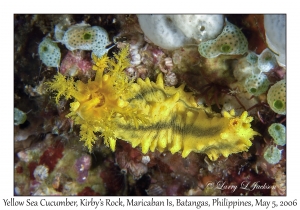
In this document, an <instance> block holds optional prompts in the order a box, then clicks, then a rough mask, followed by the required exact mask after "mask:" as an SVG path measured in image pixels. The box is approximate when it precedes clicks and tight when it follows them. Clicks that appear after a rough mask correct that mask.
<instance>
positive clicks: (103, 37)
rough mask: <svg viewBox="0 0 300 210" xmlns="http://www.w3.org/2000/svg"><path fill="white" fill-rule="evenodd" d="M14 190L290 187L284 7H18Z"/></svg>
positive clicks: (215, 191)
mask: <svg viewBox="0 0 300 210" xmlns="http://www.w3.org/2000/svg"><path fill="white" fill-rule="evenodd" d="M13 19H14V135H13V137H14V168H13V170H14V178H13V180H14V185H13V188H14V195H16V196H24V195H25V196H37V195H58V196H71V195H76V196H113V195H117V196H171V195H172V196H202V195H205V196H245V195H255V196H270V195H272V196H286V15H285V14H265V15H264V14H226V15H223V14H154V15H151V14H137V15H136V14H116V15H114V14H100V15H94V14H86V15H85V14H75V15H72V14H67V15H64V14H55V15H52V14H36V15H33V14H14V17H13Z"/></svg>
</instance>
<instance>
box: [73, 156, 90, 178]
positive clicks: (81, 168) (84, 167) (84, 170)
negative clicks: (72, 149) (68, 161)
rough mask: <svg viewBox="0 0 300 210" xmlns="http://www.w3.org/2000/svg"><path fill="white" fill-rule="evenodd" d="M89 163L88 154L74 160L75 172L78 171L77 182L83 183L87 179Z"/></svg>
mask: <svg viewBox="0 0 300 210" xmlns="http://www.w3.org/2000/svg"><path fill="white" fill-rule="evenodd" d="M91 163H92V158H91V156H89V155H83V156H81V157H80V158H79V159H77V160H76V163H75V168H76V172H77V173H78V178H77V181H78V182H79V183H83V182H85V180H86V179H87V177H88V172H89V169H90V167H91Z"/></svg>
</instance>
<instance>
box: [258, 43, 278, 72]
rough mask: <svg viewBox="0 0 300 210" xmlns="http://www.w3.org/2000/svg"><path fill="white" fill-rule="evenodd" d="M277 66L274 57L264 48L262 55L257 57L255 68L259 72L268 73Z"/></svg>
mask: <svg viewBox="0 0 300 210" xmlns="http://www.w3.org/2000/svg"><path fill="white" fill-rule="evenodd" d="M276 66H277V61H276V57H275V55H274V54H273V53H272V52H271V50H269V49H268V48H266V49H265V50H264V51H262V53H261V54H260V55H259V56H258V61H257V67H258V68H259V69H260V71H261V72H268V71H270V70H271V69H273V68H274V67H276Z"/></svg>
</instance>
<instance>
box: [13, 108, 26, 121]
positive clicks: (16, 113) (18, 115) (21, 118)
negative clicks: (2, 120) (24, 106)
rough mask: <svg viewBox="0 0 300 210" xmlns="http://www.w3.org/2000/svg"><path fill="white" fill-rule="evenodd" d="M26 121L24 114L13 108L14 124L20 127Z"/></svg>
mask: <svg viewBox="0 0 300 210" xmlns="http://www.w3.org/2000/svg"><path fill="white" fill-rule="evenodd" d="M26 119H27V115H26V113H24V112H22V111H21V110H20V109H18V108H14V124H15V125H20V124H23V123H24V122H25V121H26Z"/></svg>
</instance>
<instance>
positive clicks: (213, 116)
mask: <svg viewBox="0 0 300 210" xmlns="http://www.w3.org/2000/svg"><path fill="white" fill-rule="evenodd" d="M127 55H128V47H126V48H123V49H122V50H121V51H120V53H119V54H115V55H114V59H113V58H112V59H109V58H108V57H107V55H105V56H103V57H102V58H96V57H93V60H94V63H95V65H94V67H93V69H94V70H95V71H96V76H95V79H94V80H89V81H88V82H87V83H83V82H81V81H80V80H78V81H76V82H75V81H73V79H72V78H70V79H67V78H65V77H64V76H63V75H61V74H59V73H58V75H56V76H55V78H54V80H53V81H52V82H48V85H49V89H50V90H52V91H55V92H57V97H56V99H57V100H58V99H59V97H61V96H64V97H66V98H73V99H74V102H72V103H71V104H70V111H71V112H70V113H69V114H68V115H67V117H70V118H72V119H73V120H74V122H75V124H78V125H80V136H81V140H82V141H85V145H86V146H87V147H88V149H89V150H90V151H91V150H92V145H93V143H94V142H95V140H97V138H98V137H97V135H96V134H97V133H98V132H99V133H101V135H102V136H104V139H105V144H106V145H107V146H109V147H110V148H111V149H112V150H113V151H114V150H115V145H116V139H122V140H124V141H127V142H130V143H131V144H132V146H133V147H137V146H141V147H142V152H143V153H147V152H148V151H149V150H150V151H154V150H155V149H158V150H159V151H160V152H162V151H164V150H166V149H168V150H169V151H170V152H171V153H172V154H173V153H176V152H180V151H182V157H187V156H188V154H189V153H190V152H200V153H206V154H207V155H208V157H209V158H210V159H211V160H216V159H217V158H218V157H219V156H220V155H223V156H225V157H228V155H230V154H232V153H238V152H242V151H247V150H248V148H249V147H250V146H251V145H252V142H251V139H252V138H253V136H254V135H259V134H258V133H257V132H255V131H254V130H253V129H252V128H251V124H250V122H251V121H252V117H250V116H248V113H247V112H246V111H245V112H244V113H243V114H242V115H241V116H240V117H235V113H234V110H231V112H230V113H228V112H225V113H224V117H222V116H221V115H220V114H217V113H214V112H212V111H211V110H210V108H205V107H202V106H198V105H197V103H196V101H195V99H194V97H193V93H191V92H185V91H184V85H181V86H180V87H178V88H175V87H165V86H164V82H163V76H162V74H159V75H158V77H157V80H156V82H152V81H150V79H149V78H146V79H145V81H144V80H142V79H138V80H137V82H136V83H133V82H131V81H129V80H128V79H127V77H126V75H125V73H124V69H125V68H127V67H128V66H129V61H128V58H127ZM106 69H108V70H109V71H108V72H107V73H105V74H104V70H106Z"/></svg>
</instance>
